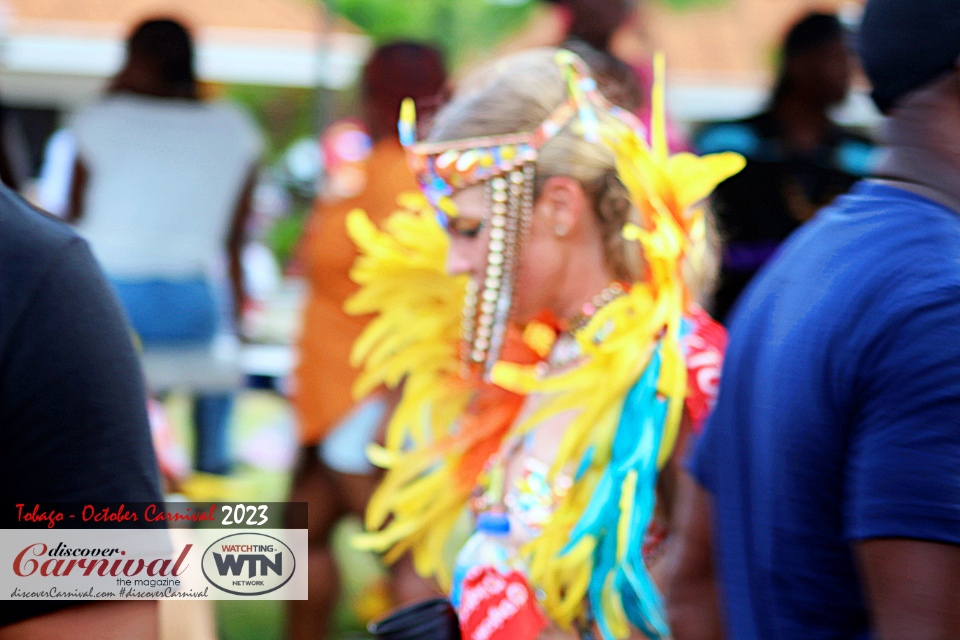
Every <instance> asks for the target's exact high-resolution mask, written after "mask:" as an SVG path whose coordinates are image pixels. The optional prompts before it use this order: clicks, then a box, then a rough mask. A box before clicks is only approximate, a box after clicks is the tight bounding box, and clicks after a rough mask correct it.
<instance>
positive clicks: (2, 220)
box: [0, 184, 80, 310]
mask: <svg viewBox="0 0 960 640" xmlns="http://www.w3.org/2000/svg"><path fill="white" fill-rule="evenodd" d="M73 242H80V239H79V237H78V236H77V234H76V233H75V232H74V231H73V229H71V228H70V227H69V226H68V225H67V224H66V223H65V222H63V221H61V220H59V219H58V218H55V217H54V216H52V215H50V214H48V213H46V212H43V211H41V210H39V209H36V208H34V207H33V206H31V205H30V204H29V203H27V202H26V201H25V200H24V199H23V198H21V197H20V196H19V195H17V194H16V193H15V192H13V191H11V190H10V189H8V188H7V187H6V186H4V185H2V184H0V302H2V303H3V304H2V306H3V308H5V310H9V309H11V307H10V303H11V302H14V301H15V300H16V298H17V297H18V296H29V290H30V285H31V284H32V283H34V282H36V280H37V279H39V278H42V277H43V274H44V273H45V271H46V269H48V268H50V265H51V263H52V262H54V261H55V260H56V259H57V257H58V256H59V255H60V254H61V253H62V252H63V250H64V249H66V248H67V247H68V246H69V245H70V244H71V243H73Z"/></svg>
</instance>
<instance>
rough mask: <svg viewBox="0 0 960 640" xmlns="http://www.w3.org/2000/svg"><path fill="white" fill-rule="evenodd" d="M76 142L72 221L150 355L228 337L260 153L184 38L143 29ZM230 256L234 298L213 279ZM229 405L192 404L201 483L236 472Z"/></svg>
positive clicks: (168, 25) (250, 129) (158, 24)
mask: <svg viewBox="0 0 960 640" xmlns="http://www.w3.org/2000/svg"><path fill="white" fill-rule="evenodd" d="M69 130H70V132H71V134H72V136H73V138H74V140H75V142H76V148H77V161H76V165H75V167H74V172H73V174H74V176H73V181H72V187H71V195H70V198H69V204H68V211H67V219H68V220H69V221H71V222H74V223H75V224H76V225H77V228H78V230H79V232H80V233H81V234H82V235H83V236H84V237H85V238H86V239H87V241H88V242H89V243H90V246H91V248H92V250H93V253H94V255H95V256H96V258H97V259H98V260H99V262H100V264H101V266H102V267H103V269H104V271H105V272H106V274H107V276H108V277H109V279H110V280H111V282H112V284H113V286H114V288H115V290H116V291H117V294H118V297H119V298H120V301H121V303H122V304H123V307H124V310H125V311H126V313H127V317H128V320H129V321H130V324H131V327H132V328H133V329H134V330H135V331H136V332H137V334H138V336H139V338H140V340H141V341H142V343H143V345H144V348H145V350H150V349H153V348H160V349H166V348H174V349H176V348H185V349H191V348H196V347H202V346H204V345H209V344H212V342H213V340H214V338H215V337H216V336H217V335H218V334H222V333H224V332H225V331H226V332H229V331H230V329H231V327H230V326H229V325H230V320H229V319H228V314H226V313H223V310H224V309H225V308H228V307H229V306H230V303H232V308H233V312H234V314H235V317H239V313H240V310H241V309H242V307H243V304H244V300H245V292H244V284H243V274H242V266H241V250H242V246H243V241H244V231H245V226H246V221H247V219H248V217H249V214H250V211H251V206H250V204H251V194H252V190H253V186H254V180H255V175H256V170H257V166H258V161H259V158H260V154H261V152H262V146H263V143H262V139H261V136H260V134H259V132H258V130H257V128H256V127H255V126H254V124H253V123H252V122H251V121H250V119H249V118H248V117H247V116H246V115H245V114H243V113H242V112H241V111H240V110H239V109H237V108H236V107H233V106H231V105H228V104H221V103H206V102H202V101H201V100H200V98H199V92H198V83H197V78H196V74H195V71H194V53H193V43H192V40H191V37H190V34H189V32H188V31H187V29H186V28H185V27H184V26H183V25H181V24H180V23H178V22H176V21H174V20H169V19H157V20H148V21H145V22H143V23H141V24H140V25H139V26H137V27H136V28H135V29H134V30H133V33H132V35H131V36H130V38H129V39H128V41H127V56H126V61H125V63H124V66H123V68H122V69H121V70H120V72H119V73H118V74H117V76H116V77H115V79H114V81H113V83H112V84H111V86H110V88H109V90H108V92H107V95H106V96H105V97H104V98H103V99H102V100H100V101H99V102H97V103H96V104H94V105H92V106H90V107H88V108H86V109H85V110H83V111H81V112H80V113H78V114H76V115H75V116H74V118H73V119H72V122H71V124H70V126H69ZM224 252H225V253H226V256H227V258H228V266H229V275H230V283H231V288H232V291H231V293H232V295H227V296H224V295H221V289H222V287H220V286H219V285H220V281H221V278H219V277H218V275H217V274H218V272H221V271H222V266H221V265H222V262H223V256H224ZM225 298H231V300H229V301H228V302H227V303H226V304H225V300H224V299H225ZM231 398H232V394H229V393H212V394H211V393H202V394H198V396H197V398H196V402H195V412H194V413H195V421H196V428H197V459H196V467H197V469H198V470H200V471H206V472H211V473H225V472H227V471H228V469H229V466H230V464H229V457H228V454H227V446H226V445H227V424H228V420H229V414H230V408H231Z"/></svg>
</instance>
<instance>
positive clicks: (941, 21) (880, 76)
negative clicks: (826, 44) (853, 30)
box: [860, 0, 960, 112]
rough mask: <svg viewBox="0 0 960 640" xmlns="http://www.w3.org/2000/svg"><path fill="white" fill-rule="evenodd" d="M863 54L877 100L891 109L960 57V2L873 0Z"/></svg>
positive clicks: (865, 22) (862, 29) (863, 34)
mask: <svg viewBox="0 0 960 640" xmlns="http://www.w3.org/2000/svg"><path fill="white" fill-rule="evenodd" d="M860 57H861V59H862V61H863V68H864V70H865V71H866V72H867V76H869V78H870V81H871V82H872V83H873V101H874V102H876V103H877V106H878V107H880V110H881V111H884V112H886V111H888V110H889V109H890V108H891V107H892V106H893V104H894V103H895V102H896V101H897V100H898V99H900V98H902V97H903V96H904V95H906V94H908V93H910V92H911V91H913V90H914V89H918V88H920V87H921V86H923V85H924V84H927V83H928V82H930V81H932V80H934V79H935V78H937V77H938V76H940V75H942V74H944V73H946V72H948V71H950V70H951V69H953V68H954V67H955V65H956V61H957V58H958V57H960V0H868V2H867V8H866V9H865V10H864V14H863V22H862V23H861V26H860Z"/></svg>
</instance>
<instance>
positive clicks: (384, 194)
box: [288, 43, 446, 640]
mask: <svg viewBox="0 0 960 640" xmlns="http://www.w3.org/2000/svg"><path fill="white" fill-rule="evenodd" d="M445 88H446V74H445V70H444V65H443V61H442V58H441V56H440V54H439V53H438V52H437V51H435V50H434V49H431V48H429V47H427V46H424V45H420V44H413V43H393V44H388V45H384V46H382V47H380V48H378V49H377V50H376V51H375V52H374V53H373V55H372V57H371V58H370V60H369V61H368V63H367V65H366V67H365V68H364V71H363V77H362V81H361V91H362V95H361V101H362V105H361V108H362V120H363V121H364V124H365V125H366V127H367V129H368V130H369V132H370V135H371V138H372V140H373V148H372V150H371V151H370V154H369V156H368V157H367V158H366V160H365V161H364V163H363V169H364V173H365V175H366V180H365V184H364V186H363V187H362V189H361V190H360V191H359V193H357V194H356V195H354V196H351V197H348V198H345V199H340V200H339V201H330V200H329V199H327V200H318V202H317V204H316V206H315V208H314V211H313V214H312V216H311V219H310V222H309V226H308V229H307V233H306V235H305V238H304V243H303V250H304V252H305V261H306V276H307V279H308V282H309V294H308V297H307V302H306V307H305V310H304V316H303V330H302V333H301V338H300V343H299V357H300V362H299V365H298V367H297V370H296V373H295V383H294V387H295V388H294V392H293V394H292V398H291V400H292V403H293V407H294V411H295V414H296V420H297V425H298V430H299V439H300V452H299V459H298V461H297V463H296V466H295V470H294V475H293V483H292V488H291V492H290V501H292V502H307V503H308V504H309V508H308V516H307V522H293V521H290V522H288V526H291V527H295V528H307V529H309V545H310V546H309V585H310V587H309V588H310V591H309V599H308V600H306V601H294V602H291V605H290V618H289V632H288V637H290V638H291V639H300V638H310V639H311V640H315V639H317V638H325V637H327V634H328V633H329V624H330V618H331V613H332V609H333V606H334V605H335V603H336V600H337V597H338V595H339V587H340V583H339V579H338V571H337V565H336V560H335V558H334V556H333V553H332V550H331V548H330V535H331V533H332V531H333V529H334V527H335V526H336V524H337V523H338V522H339V520H340V519H341V518H342V517H344V516H346V515H349V514H354V513H355V514H362V513H363V511H364V510H365V508H366V504H367V501H368V500H369V497H370V495H372V493H373V491H374V489H375V488H376V486H377V483H378V482H379V475H378V474H377V472H376V470H375V469H374V468H373V467H372V466H371V465H370V464H369V463H368V462H367V460H366V456H365V453H364V450H365V448H366V445H367V444H368V443H369V442H370V441H372V440H373V439H374V437H375V435H376V431H377V428H378V426H379V424H380V422H381V421H382V419H383V417H384V415H385V413H386V412H387V406H388V405H389V398H387V397H386V396H385V395H380V394H374V397H372V398H368V399H366V400H364V401H362V402H361V403H360V404H358V405H356V406H355V402H354V400H353V397H352V395H351V387H352V386H353V383H354V380H355V379H356V376H357V373H358V372H357V371H356V370H355V369H354V368H353V367H352V366H351V365H350V350H351V347H352V346H353V343H354V341H355V340H356V339H357V338H358V337H359V335H360V333H361V332H362V331H363V328H364V327H365V326H366V323H367V321H368V320H369V318H365V317H356V316H350V315H347V314H346V313H345V312H344V311H343V305H344V302H345V301H346V300H347V298H349V297H350V296H351V295H353V294H354V293H355V292H356V291H357V289H358V287H357V285H355V284H354V283H353V282H352V281H351V280H350V277H349V272H350V268H351V267H352V266H353V263H354V260H355V259H356V257H357V250H356V247H355V246H354V244H353V242H352V241H351V240H350V239H349V238H348V236H347V231H346V217H347V214H348V213H349V212H350V211H352V210H353V209H356V208H362V209H364V210H365V211H367V212H368V213H369V214H370V216H371V217H372V218H373V219H374V220H375V221H377V222H379V221H381V220H383V219H385V218H386V217H387V216H388V215H389V214H390V213H392V212H393V211H394V210H395V209H396V208H397V197H398V195H400V194H401V193H404V192H415V191H417V188H418V187H417V182H416V179H415V178H414V176H413V174H412V173H411V171H410V169H409V168H408V166H407V161H406V157H405V155H404V151H403V148H402V147H401V146H400V141H399V138H398V134H397V125H396V123H397V121H398V119H399V115H400V104H401V102H402V101H403V99H404V98H406V97H412V98H413V99H414V100H416V101H417V103H418V106H419V107H420V108H421V109H426V110H427V111H428V112H429V111H430V109H431V108H432V107H436V106H438V105H439V103H440V102H441V101H442V99H443V97H444V95H445ZM391 577H392V580H391V591H392V595H393V597H394V599H395V600H397V602H398V603H403V602H407V601H412V600H417V599H420V598H422V597H424V595H426V594H429V593H431V587H430V585H429V583H427V582H425V581H423V580H421V579H420V578H418V577H417V576H416V575H415V573H414V572H413V570H412V567H409V565H407V564H404V563H401V564H400V565H398V566H396V567H395V568H393V569H392V576H391Z"/></svg>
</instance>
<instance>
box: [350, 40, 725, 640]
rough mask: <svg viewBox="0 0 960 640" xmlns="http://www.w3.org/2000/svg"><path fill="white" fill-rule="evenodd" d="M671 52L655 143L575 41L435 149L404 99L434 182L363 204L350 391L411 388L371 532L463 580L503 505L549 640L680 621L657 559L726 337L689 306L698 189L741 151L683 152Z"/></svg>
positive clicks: (368, 540)
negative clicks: (378, 223)
mask: <svg viewBox="0 0 960 640" xmlns="http://www.w3.org/2000/svg"><path fill="white" fill-rule="evenodd" d="M657 67H658V68H659V69H660V73H659V76H660V80H659V82H658V83H657V87H656V89H655V91H654V95H653V96H652V99H653V103H654V104H653V107H654V112H655V117H654V120H653V126H652V131H651V132H650V136H649V138H650V143H649V144H648V143H647V142H646V139H645V138H646V135H645V132H644V131H643V128H642V126H641V125H639V124H638V123H637V122H636V121H635V120H634V119H633V118H632V117H631V116H630V115H629V114H627V113H625V112H624V111H622V110H620V109H617V108H616V107H613V106H611V105H610V104H609V103H608V102H607V101H606V100H605V99H604V98H603V97H602V96H601V95H600V93H599V91H598V90H597V86H596V83H595V82H594V80H593V79H592V78H591V77H590V75H589V73H588V71H587V69H586V67H585V66H584V64H583V62H582V61H581V60H580V59H579V58H578V57H577V56H575V55H574V54H572V53H570V52H567V51H562V50H560V51H558V50H534V51H531V52H525V53H522V54H518V55H516V56H512V57H510V58H508V59H505V60H503V61H501V62H500V63H498V64H497V65H496V66H495V67H494V68H493V69H492V70H488V71H486V72H483V73H482V74H481V75H480V76H479V77H476V78H472V79H468V81H467V82H465V83H464V86H466V87H468V89H467V90H464V91H462V92H461V93H460V94H459V95H457V96H455V97H454V99H453V100H452V102H451V103H450V104H448V105H447V106H446V107H445V108H444V109H443V110H442V111H441V112H440V114H439V115H438V117H437V120H436V122H435V123H434V125H433V127H432V128H431V131H430V134H429V137H428V139H427V140H426V141H424V142H418V141H417V140H416V139H415V131H416V125H415V116H414V114H413V113H412V108H410V107H407V108H406V109H405V111H404V114H403V116H402V118H401V123H400V129H401V140H402V142H403V143H404V145H405V147H406V149H407V153H408V158H409V160H410V163H411V167H412V168H413V169H414V171H415V173H416V174H417V177H418V179H419V182H420V185H421V187H422V191H423V194H424V196H426V197H425V198H423V199H418V198H417V197H415V196H412V195H411V196H410V197H409V198H406V199H405V201H404V202H403V203H402V204H403V208H404V210H403V211H400V212H397V213H396V214H394V215H393V216H392V217H391V218H390V219H388V221H387V223H386V225H385V228H384V230H383V231H380V230H377V229H376V228H375V227H374V226H373V225H372V224H370V222H369V220H368V219H366V217H365V216H364V215H363V214H362V213H361V212H354V213H353V214H351V216H350V218H349V219H348V226H349V231H350V233H351V236H352V237H353V239H354V241H355V242H356V243H357V245H358V247H359V249H360V252H361V258H360V259H359V260H358V262H357V264H356V267H355V269H354V272H353V276H354V278H355V279H356V281H357V282H358V283H359V284H361V285H362V288H361V291H360V293H359V294H357V295H356V296H355V297H354V298H353V299H352V300H351V301H350V302H349V303H348V309H349V310H350V311H351V312H354V313H375V314H377V318H376V319H375V320H374V321H372V322H371V324H370V325H369V326H368V328H367V330H366V332H365V333H364V335H363V336H362V337H361V338H360V340H359V341H358V342H357V344H356V346H355V350H354V356H355V358H356V361H357V363H358V364H362V366H363V368H364V374H363V375H362V376H361V378H360V380H359V381H358V386H357V389H356V392H357V393H358V394H360V395H362V394H364V393H367V392H368V391H369V390H371V389H374V388H376V387H378V386H379V385H381V384H383V385H386V386H387V387H397V386H402V388H403V393H402V397H401V400H400V402H399V404H398V406H397V407H396V410H395V412H394V414H393V417H392V420H391V422H390V424H389V427H388V431H387V434H386V440H385V443H384V445H383V446H375V447H371V449H370V451H369V453H370V457H371V459H372V460H373V461H374V462H375V463H376V464H377V465H379V466H381V467H383V468H385V469H387V472H386V475H385V477H384V481H383V483H382V485H381V486H380V488H379V490H378V492H377V494H376V495H375V496H374V499H373V500H372V501H371V503H370V506H369V509H368V512H367V522H366V525H367V530H368V533H367V534H365V535H364V536H363V537H362V539H361V540H360V541H359V544H360V546H363V547H365V548H368V549H372V550H376V551H379V552H383V553H384V554H385V557H386V559H387V560H388V561H389V560H393V559H396V558H399V557H400V556H402V555H403V554H405V553H407V552H410V553H411V554H412V556H413V558H414V563H415V565H416V567H417V570H418V571H419V572H420V573H422V574H423V575H430V576H435V577H436V578H437V579H439V580H440V582H441V583H442V584H445V585H447V586H450V582H451V576H450V570H449V566H448V563H447V555H446V554H445V553H444V549H445V546H446V545H447V541H448V539H449V538H450V536H451V531H452V529H453V528H454V525H455V524H456V522H457V521H458V519H459V518H460V517H461V515H462V514H463V513H464V511H466V510H469V511H472V512H473V513H474V514H475V515H476V514H478V513H481V512H483V511H488V510H493V511H500V512H503V513H506V514H507V516H508V519H509V521H510V531H511V534H510V539H511V541H512V543H513V546H512V547H511V548H512V549H513V550H514V551H513V553H514V554H515V556H516V557H515V558H512V561H513V566H520V567H522V573H523V575H524V579H525V580H526V581H527V583H528V584H529V586H530V589H531V590H530V593H532V594H534V595H535V598H536V601H537V607H538V609H539V610H540V611H542V612H544V613H545V616H546V619H547V620H548V621H549V627H548V628H547V629H546V630H545V631H544V632H543V634H542V635H541V636H540V637H543V638H546V637H569V638H576V637H590V636H595V635H596V634H599V635H600V636H601V637H603V638H605V639H612V638H628V637H651V638H660V637H665V636H667V635H668V634H669V632H668V630H667V628H666V624H665V621H664V618H663V613H662V607H661V601H660V595H659V593H658V590H657V587H656V584H655V581H654V579H653V578H652V577H651V568H654V569H655V567H653V565H655V562H656V556H657V554H658V544H657V543H658V540H659V538H660V537H661V534H660V532H661V531H663V530H664V529H665V528H666V527H667V525H668V523H669V502H670V500H669V494H670V492H669V490H667V489H668V485H669V483H670V482H669V481H670V477H671V476H672V475H673V474H675V473H676V465H675V463H674V459H675V456H674V455H673V454H674V452H675V450H676V449H677V446H678V441H682V438H683V436H684V434H685V433H686V432H687V431H690V430H691V429H695V428H696V425H697V423H698V422H699V421H700V420H702V418H703V416H704V414H705V412H706V409H707V406H708V405H709V400H710V396H711V392H712V391H713V386H715V384H716V379H715V378H716V375H717V372H718V370H719V358H720V354H721V353H722V348H723V344H724V342H725V338H724V335H723V332H722V329H720V328H719V327H718V326H717V325H715V324H714V323H713V322H712V320H710V318H709V317H708V316H707V315H706V314H705V313H704V312H703V311H702V310H701V309H699V307H697V305H696V302H695V301H696V299H697V297H698V295H699V294H700V288H701V287H702V286H703V282H704V280H705V279H707V278H705V274H706V273H707V272H708V271H709V268H708V266H707V265H708V264H709V263H710V258H709V254H710V251H709V250H708V247H707V244H708V243H707V226H708V225H707V221H706V219H705V214H704V209H703V208H702V206H701V203H702V200H703V199H704V198H705V197H706V196H707V195H709V193H710V191H712V189H713V188H714V187H715V186H716V184H717V183H719V182H720V181H722V180H723V179H725V178H726V177H728V176H730V175H732V174H733V173H735V172H736V171H738V170H739V169H740V168H741V167H742V165H743V161H742V159H741V158H740V157H739V156H736V155H733V154H722V155H717V156H711V157H704V158H698V157H696V156H693V155H690V154H678V155H675V156H669V154H668V152H667V145H666V140H665V133H664V125H663V89H662V87H663V83H662V67H663V65H662V61H659V62H658V64H657ZM658 484H659V486H660V487H659V491H658ZM658 495H659V496H660V498H659V499H658ZM461 622H463V619H461ZM488 630H489V629H488ZM578 634H579V635H578Z"/></svg>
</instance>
